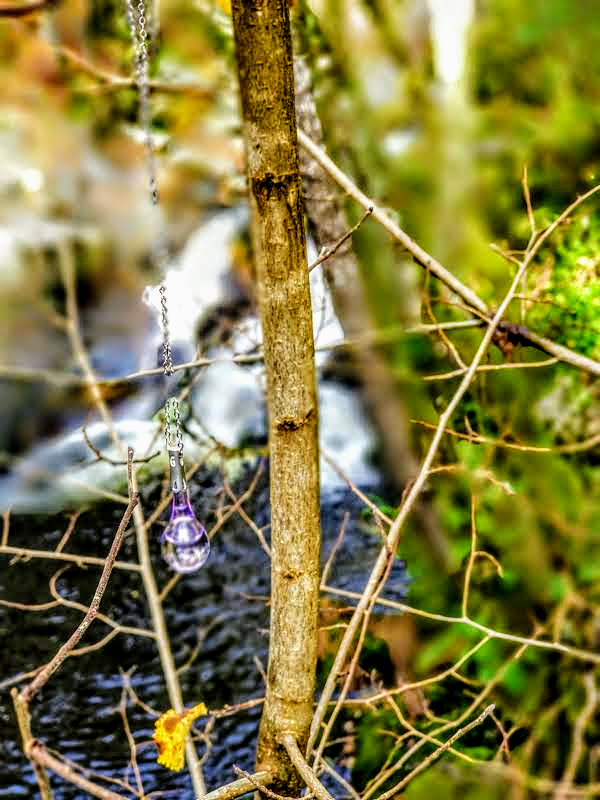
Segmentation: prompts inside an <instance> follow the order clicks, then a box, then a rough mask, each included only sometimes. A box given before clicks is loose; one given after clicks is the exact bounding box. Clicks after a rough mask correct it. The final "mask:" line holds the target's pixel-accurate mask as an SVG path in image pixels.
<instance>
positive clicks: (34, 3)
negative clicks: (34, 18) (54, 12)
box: [0, 0, 58, 17]
mask: <svg viewBox="0 0 600 800" xmlns="http://www.w3.org/2000/svg"><path fill="white" fill-rule="evenodd" d="M56 5H58V0H28V2H26V3H1V4H0V17H25V16H27V14H33V13H34V12H35V11H48V10H50V9H51V8H53V7H54V6H56Z"/></svg>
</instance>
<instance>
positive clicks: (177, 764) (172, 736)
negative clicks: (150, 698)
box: [154, 703, 208, 772]
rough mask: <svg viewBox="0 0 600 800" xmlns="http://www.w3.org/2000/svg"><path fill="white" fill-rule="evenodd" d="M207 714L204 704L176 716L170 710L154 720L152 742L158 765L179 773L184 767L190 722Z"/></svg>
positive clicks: (175, 713)
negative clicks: (154, 746) (156, 753)
mask: <svg viewBox="0 0 600 800" xmlns="http://www.w3.org/2000/svg"><path fill="white" fill-rule="evenodd" d="M206 713H208V712H207V708H206V706H205V705H204V703H198V705H197V706H194V707H193V708H190V709H189V711H186V712H185V713H182V714H178V713H177V711H174V710H173V709H172V708H170V709H169V710H168V711H165V713H164V714H163V715H162V717H159V718H158V719H157V720H156V724H155V726H154V742H155V744H156V746H157V747H158V763H159V764H162V765H163V767H167V769H171V770H173V771H174V772H179V771H180V770H182V769H183V768H184V766H185V740H186V737H187V735H188V733H189V732H190V728H191V727H192V722H194V720H196V719H198V717H202V716H204V714H206Z"/></svg>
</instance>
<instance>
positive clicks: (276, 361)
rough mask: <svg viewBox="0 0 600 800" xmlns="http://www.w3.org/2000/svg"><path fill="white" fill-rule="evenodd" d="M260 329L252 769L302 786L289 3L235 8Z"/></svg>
mask: <svg viewBox="0 0 600 800" xmlns="http://www.w3.org/2000/svg"><path fill="white" fill-rule="evenodd" d="M232 16H233V26H234V36H235V46H236V58H237V65H238V76H239V83H240V94H241V103H242V115H243V121H244V139H245V146H246V157H247V162H248V163H247V172H248V182H249V188H250V209H251V217H252V236H253V246H254V257H255V261H256V271H257V283H258V297H259V306H260V315H261V321H262V329H263V338H264V354H265V365H266V370H267V405H268V413H269V451H270V481H271V536H272V541H271V549H272V564H271V629H270V649H269V668H268V680H267V692H266V701H265V706H264V711H263V716H262V720H261V726H260V733H259V741H258V750H257V769H259V770H266V771H268V772H271V773H273V774H275V775H276V781H275V784H274V788H275V790H276V791H279V792H281V793H283V794H288V795H289V794H294V793H296V792H297V790H298V789H299V787H300V786H301V785H303V784H302V781H301V780H300V778H299V776H298V774H297V772H296V770H295V768H294V767H293V765H292V764H291V761H290V759H289V757H288V755H287V753H286V750H285V749H284V748H283V747H282V746H281V745H280V744H278V739H279V737H280V736H281V735H282V734H284V733H291V734H293V736H294V737H295V739H296V741H297V742H298V745H299V747H300V749H301V750H304V748H305V745H306V741H307V737H308V730H309V727H310V721H311V718H312V713H313V695H314V688H315V670H316V658H317V612H318V604H319V548H320V524H319V461H318V440H317V400H316V390H315V367H314V343H313V334H312V311H311V303H310V291H309V282H308V269H307V262H306V243H305V239H304V229H303V213H302V200H301V185H300V176H299V170H298V145H297V138H296V113H295V108H294V74H293V62H292V45H291V35H290V25H289V18H288V9H287V0H233V2H232Z"/></svg>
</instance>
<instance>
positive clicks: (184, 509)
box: [160, 450, 210, 573]
mask: <svg viewBox="0 0 600 800" xmlns="http://www.w3.org/2000/svg"><path fill="white" fill-rule="evenodd" d="M169 467H170V472H171V476H170V477H171V491H172V492H173V504H172V506H171V519H170V520H169V524H168V525H167V527H166V528H165V530H164V532H163V534H162V536H161V537H160V544H161V548H162V554H163V558H164V559H165V561H166V562H167V564H168V565H169V566H170V567H171V569H172V570H173V571H174V572H181V573H186V572H195V571H196V570H198V569H200V567H201V566H202V565H203V564H204V562H205V561H206V559H207V558H208V556H209V553H210V541H209V539H208V536H207V534H206V530H205V528H204V526H203V525H202V524H201V523H200V522H198V520H197V519H196V515H195V514H194V510H193V508H192V505H191V503H190V496H189V493H188V489H187V484H186V480H185V473H184V469H183V456H182V454H181V450H169Z"/></svg>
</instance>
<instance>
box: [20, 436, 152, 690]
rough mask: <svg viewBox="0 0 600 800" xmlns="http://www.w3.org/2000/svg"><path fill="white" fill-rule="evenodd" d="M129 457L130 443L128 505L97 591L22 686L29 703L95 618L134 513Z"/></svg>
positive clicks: (135, 502) (131, 457) (136, 496)
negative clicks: (63, 639) (61, 640)
mask: <svg viewBox="0 0 600 800" xmlns="http://www.w3.org/2000/svg"><path fill="white" fill-rule="evenodd" d="M132 459H133V449H132V448H131V447H130V448H129V449H128V462H127V472H128V474H127V480H128V485H129V505H128V506H127V508H126V509H125V513H124V514H123V517H122V519H121V522H120V523H119V527H118V529H117V532H116V534H115V537H114V539H113V543H112V545H111V548H110V551H109V553H108V555H107V556H106V561H105V563H104V569H103V570H102V574H101V575H100V580H99V581H98V586H97V587H96V591H95V592H94V597H93V599H92V602H91V603H90V607H89V609H88V611H87V613H86V615H85V617H84V618H83V620H82V621H81V622H80V624H79V625H78V626H77V628H76V629H75V630H74V631H73V633H72V634H71V636H70V637H69V638H68V639H67V641H66V642H65V643H64V644H63V645H62V647H60V648H59V650H58V651H57V653H56V654H55V656H54V657H53V658H52V659H51V660H50V661H49V662H48V663H47V664H46V665H45V667H43V669H42V670H40V672H39V673H38V675H36V677H35V678H34V679H33V681H32V682H31V683H30V684H29V685H28V686H26V687H25V688H24V689H22V690H21V699H22V700H23V701H24V702H25V703H28V702H30V701H31V699H32V698H33V697H34V696H35V694H36V693H37V692H39V690H40V689H41V688H42V686H44V685H45V684H46V682H47V681H48V679H49V678H50V676H51V675H52V674H53V673H54V672H56V670H57V669H58V668H59V667H60V665H61V664H62V663H63V661H64V660H65V658H67V656H68V655H69V653H70V652H71V651H72V650H73V649H74V648H75V647H76V646H77V644H78V643H79V641H80V640H81V638H82V636H83V635H84V633H85V632H86V631H87V629H88V628H89V627H90V625H91V624H92V622H93V621H94V619H95V618H96V616H97V614H98V609H99V607H100V602H101V600H102V597H103V595H104V592H105V590H106V587H107V585H108V580H109V578H110V574H111V572H112V569H113V566H114V563H115V561H116V558H117V553H118V552H119V548H120V547H121V544H122V542H123V539H124V537H125V531H126V530H127V526H128V525H129V520H130V519H131V515H132V514H133V510H134V508H135V507H136V505H137V503H138V494H137V492H136V491H135V490H134V488H133V480H132V463H131V462H132Z"/></svg>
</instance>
